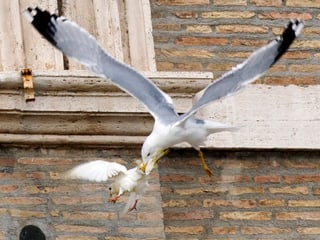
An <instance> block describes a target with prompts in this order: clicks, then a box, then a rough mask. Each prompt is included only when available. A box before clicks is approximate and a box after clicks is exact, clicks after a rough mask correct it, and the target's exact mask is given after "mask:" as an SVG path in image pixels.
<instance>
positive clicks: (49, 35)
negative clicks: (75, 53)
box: [23, 7, 58, 45]
mask: <svg viewBox="0 0 320 240" xmlns="http://www.w3.org/2000/svg"><path fill="white" fill-rule="evenodd" d="M23 15H24V16H25V18H26V19H27V20H28V21H29V22H30V23H31V24H32V25H33V26H34V27H35V28H36V29H37V30H38V32H39V33H40V34H41V35H43V36H44V37H45V38H46V39H47V40H48V41H49V42H50V43H52V44H53V45H56V41H55V40H54V35H55V32H56V27H55V24H54V22H53V20H56V19H57V18H58V16H57V15H56V14H51V13H50V12H48V11H46V10H41V9H40V8H39V7H35V8H32V7H28V8H27V9H26V10H25V11H24V12H23Z"/></svg>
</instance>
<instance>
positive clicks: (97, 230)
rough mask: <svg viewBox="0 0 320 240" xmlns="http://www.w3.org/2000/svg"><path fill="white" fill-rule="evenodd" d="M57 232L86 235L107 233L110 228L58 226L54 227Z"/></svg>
mask: <svg viewBox="0 0 320 240" xmlns="http://www.w3.org/2000/svg"><path fill="white" fill-rule="evenodd" d="M54 229H55V231H57V232H76V233H79V232H86V233H106V232H108V231H109V230H108V228H106V227H105V226H103V227H91V226H84V225H71V224H65V225H64V224H58V225H55V226H54Z"/></svg>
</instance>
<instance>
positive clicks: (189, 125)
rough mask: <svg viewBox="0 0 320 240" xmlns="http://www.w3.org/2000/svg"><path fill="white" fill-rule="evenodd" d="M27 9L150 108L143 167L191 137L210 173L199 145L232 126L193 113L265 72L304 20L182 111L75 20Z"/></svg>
mask: <svg viewBox="0 0 320 240" xmlns="http://www.w3.org/2000/svg"><path fill="white" fill-rule="evenodd" d="M24 14H25V16H26V17H27V19H28V20H29V21H30V22H31V23H32V25H33V26H34V27H35V28H36V29H37V30H38V31H39V32H40V33H41V34H42V35H43V36H44V37H45V38H46V39H47V40H48V41H49V42H50V43H52V44H53V45H54V46H55V47H56V48H57V49H59V50H60V51H62V52H63V53H64V54H65V55H67V56H68V57H71V58H73V59H75V60H77V61H78V62H80V63H82V64H83V65H85V66H86V67H87V68H89V69H90V70H91V71H93V72H94V73H96V74H97V75H99V76H101V77H103V78H105V79H109V80H111V81H112V82H113V83H114V84H116V85H117V86H118V87H119V88H121V89H122V90H124V91H126V92H127V93H128V94H130V95H132V96H133V97H134V98H136V99H137V100H139V101H140V102H141V103H142V104H143V105H144V106H145V107H146V108H147V109H148V110H149V112H150V114H151V115H152V116H153V117H154V120H155V123H154V127H153V130H152V132H151V134H150V135H149V136H148V137H147V138H146V140H145V142H144V144H143V146H142V150H141V154H142V159H143V164H142V166H141V167H142V170H144V171H145V173H146V174H149V173H150V172H151V171H152V169H153V168H154V166H155V164H156V163H157V161H158V160H159V159H160V158H161V157H162V156H163V155H164V154H166V153H167V149H169V148H170V147H172V146H174V145H176V144H179V143H182V142H187V143H189V144H190V145H191V146H192V147H193V148H195V149H196V150H198V152H199V157H200V160H201V163H202V166H203V168H204V170H205V171H206V172H207V173H208V175H210V176H211V175H212V172H211V171H210V169H209V168H208V166H207V165H206V163H205V161H204V158H203V154H202V152H201V150H200V146H202V145H203V144H204V141H205V140H206V139H207V137H208V136H209V135H210V134H213V133H216V132H220V131H228V130H230V131H231V130H234V127H233V126H229V125H226V124H223V123H218V122H214V121H208V120H202V119H196V118H194V114H195V113H196V112H197V111H198V110H199V109H200V108H202V107H204V106H205V105H207V104H209V103H211V102H213V101H216V100H219V99H222V98H224V97H226V96H229V95H231V94H233V93H235V92H237V91H239V90H240V89H242V88H243V87H244V86H246V85H247V84H249V83H251V82H253V81H255V80H256V79H257V78H259V77H260V76H261V75H263V74H264V73H265V72H266V71H267V70H268V69H269V68H270V67H271V66H272V65H273V64H275V63H276V62H277V60H278V59H279V58H280V57H281V56H282V55H283V54H284V53H285V52H286V51H287V49H288V48H289V46H290V45H291V43H292V42H293V41H294V40H295V38H296V37H297V36H298V35H299V34H300V33H301V31H302V29H303V22H302V21H300V20H295V21H290V22H289V24H288V25H287V27H286V28H285V30H284V31H283V33H282V35H281V36H278V37H277V38H276V39H275V40H273V41H271V42H270V43H269V44H267V45H266V46H264V47H261V48H259V49H258V50H256V51H255V52H253V53H252V55H251V56H249V58H248V59H246V60H245V61H244V62H243V63H241V64H239V65H237V66H236V67H235V68H234V69H232V70H231V71H229V72H227V73H225V74H224V75H222V76H221V77H220V78H219V79H217V80H216V81H214V82H212V83H211V84H209V85H208V86H207V87H206V88H205V89H203V90H202V91H201V92H199V93H198V96H199V95H200V98H199V99H198V100H197V101H196V102H195V103H194V105H193V106H192V107H191V108H190V110H189V111H187V112H186V113H184V114H181V115H179V114H178V113H177V112H176V111H175V109H174V106H173V104H172V99H171V98H170V97H169V96H168V95H167V94H166V93H164V92H163V91H162V90H160V89H159V88H158V87H156V86H155V84H154V83H153V82H152V81H150V80H149V79H147V78H146V77H144V76H143V75H141V74H140V73H139V72H137V71H136V70H134V69H133V68H132V67H130V66H128V65H126V64H124V63H121V62H119V61H117V60H116V59H114V58H113V57H111V56H110V55H109V54H108V53H107V52H106V51H105V50H104V49H103V48H102V47H101V46H100V45H99V44H98V42H97V41H96V39H95V38H94V37H93V36H91V35H90V34H89V33H88V32H87V31H86V30H84V29H83V28H81V27H80V26H78V25H77V24H76V23H74V22H72V21H69V20H67V19H66V18H65V17H58V16H57V15H56V14H51V13H49V12H48V11H43V10H41V9H39V8H38V7H36V8H28V9H27V10H26V11H25V12H24Z"/></svg>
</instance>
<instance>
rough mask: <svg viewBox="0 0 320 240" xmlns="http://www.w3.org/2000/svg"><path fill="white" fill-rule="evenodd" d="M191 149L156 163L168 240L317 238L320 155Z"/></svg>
mask: <svg viewBox="0 0 320 240" xmlns="http://www.w3.org/2000/svg"><path fill="white" fill-rule="evenodd" d="M205 157H206V161H207V163H208V165H209V167H211V169H212V170H213V177H212V178H209V177H208V176H206V174H205V173H204V171H203V170H202V168H201V167H200V162H199V160H198V159H197V154H196V152H195V151H192V150H190V151H188V150H179V151H172V152H170V153H169V155H168V157H167V158H165V159H163V160H162V161H161V162H160V166H159V174H160V182H161V193H162V201H163V203H162V206H163V214H164V224H165V232H166V238H167V239H237V240H247V239H270V240H271V239H308V240H311V239H314V240H315V239H319V234H320V227H319V223H320V211H319V207H320V200H319V194H320V175H319V169H320V162H319V160H320V153H319V152H303V151H301V152H294V151H291V152H290V151H289V152H288V151H278V152H272V151H254V152H247V151H214V150H210V151H206V152H205Z"/></svg>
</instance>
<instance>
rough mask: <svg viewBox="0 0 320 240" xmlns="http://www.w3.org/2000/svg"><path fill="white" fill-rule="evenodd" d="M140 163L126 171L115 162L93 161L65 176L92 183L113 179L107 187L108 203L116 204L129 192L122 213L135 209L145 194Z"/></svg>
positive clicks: (145, 184)
mask: <svg viewBox="0 0 320 240" xmlns="http://www.w3.org/2000/svg"><path fill="white" fill-rule="evenodd" d="M141 166H142V165H141V163H139V162H138V163H137V167H134V168H131V169H129V170H127V168H126V167H125V166H124V165H122V164H120V163H117V162H108V161H103V160H94V161H90V162H87V163H83V164H80V165H78V166H76V167H74V168H72V169H71V170H69V171H67V172H66V174H65V177H66V178H69V179H82V180H88V181H92V182H106V181H108V180H109V179H110V178H114V181H113V183H112V184H111V185H110V186H109V188H108V189H109V192H110V197H109V202H113V203H116V202H117V201H118V200H119V199H120V197H121V196H122V195H123V194H124V193H125V192H130V196H129V198H128V201H127V204H126V206H125V207H124V209H123V211H122V212H123V213H128V212H131V211H132V210H134V209H136V206H137V203H138V200H139V198H140V196H141V195H142V194H143V193H145V191H146V189H147V187H148V186H149V184H148V175H146V174H145V172H143V171H142V170H141Z"/></svg>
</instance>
